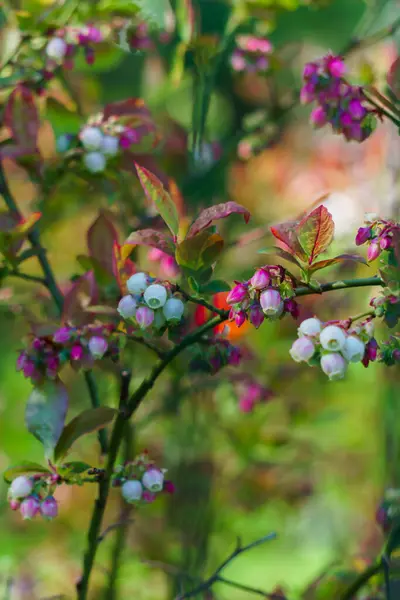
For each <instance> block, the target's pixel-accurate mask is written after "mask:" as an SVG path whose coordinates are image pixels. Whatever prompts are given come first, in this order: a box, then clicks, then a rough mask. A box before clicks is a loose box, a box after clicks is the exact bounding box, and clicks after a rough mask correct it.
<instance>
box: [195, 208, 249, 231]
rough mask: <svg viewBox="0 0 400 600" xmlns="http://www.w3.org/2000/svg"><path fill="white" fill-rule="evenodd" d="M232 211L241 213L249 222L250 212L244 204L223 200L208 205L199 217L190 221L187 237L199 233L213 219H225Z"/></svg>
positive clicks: (211, 222)
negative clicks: (219, 202)
mask: <svg viewBox="0 0 400 600" xmlns="http://www.w3.org/2000/svg"><path fill="white" fill-rule="evenodd" d="M234 213H237V214H242V215H243V216H244V220H245V221H246V223H248V222H249V219H250V213H249V211H248V210H247V208H245V207H244V206H241V205H240V204H237V203H236V202H225V203H224V204H216V205H215V206H210V208H206V209H204V210H203V211H202V212H201V213H200V215H199V217H198V218H197V219H196V220H195V221H194V223H192V225H191V226H190V229H189V231H188V234H187V236H186V237H187V238H191V237H193V236H194V235H197V234H198V233H200V231H203V230H204V229H207V227H210V225H212V224H213V222H214V221H217V220H218V219H226V217H229V215H232V214H234Z"/></svg>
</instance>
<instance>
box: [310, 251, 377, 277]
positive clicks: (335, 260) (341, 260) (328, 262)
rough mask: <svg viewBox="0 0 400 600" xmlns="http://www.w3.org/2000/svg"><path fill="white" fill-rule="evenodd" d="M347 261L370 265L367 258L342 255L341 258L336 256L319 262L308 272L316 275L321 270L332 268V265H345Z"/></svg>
mask: <svg viewBox="0 0 400 600" xmlns="http://www.w3.org/2000/svg"><path fill="white" fill-rule="evenodd" d="M347 261H352V262H358V263H361V264H363V265H366V264H368V263H367V261H366V260H365V258H363V257H362V256H359V255H358V254H340V255H339V256H335V257H334V258H327V259H326V260H319V261H318V262H316V263H314V264H312V265H311V266H310V267H309V269H308V270H309V272H311V273H314V272H315V271H319V270H321V269H325V268H326V267H331V266H332V265H337V264H339V263H344V262H347Z"/></svg>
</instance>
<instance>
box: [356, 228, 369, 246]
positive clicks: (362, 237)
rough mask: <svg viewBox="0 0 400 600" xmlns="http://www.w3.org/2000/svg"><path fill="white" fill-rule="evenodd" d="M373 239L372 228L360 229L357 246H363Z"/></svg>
mask: <svg viewBox="0 0 400 600" xmlns="http://www.w3.org/2000/svg"><path fill="white" fill-rule="evenodd" d="M370 237H371V228H370V227H360V229H359V230H358V231H357V235H356V246H361V245H362V244H365V242H366V241H367V240H369V239H370Z"/></svg>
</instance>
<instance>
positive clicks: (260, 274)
mask: <svg viewBox="0 0 400 600" xmlns="http://www.w3.org/2000/svg"><path fill="white" fill-rule="evenodd" d="M270 283H271V277H270V276H269V273H268V272H267V271H266V270H265V269H257V271H256V272H255V273H254V275H253V277H252V278H251V280H250V284H251V287H253V288H254V289H255V290H263V289H264V288H266V287H267V286H268V285H269V284H270Z"/></svg>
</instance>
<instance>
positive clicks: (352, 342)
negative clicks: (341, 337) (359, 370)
mask: <svg viewBox="0 0 400 600" xmlns="http://www.w3.org/2000/svg"><path fill="white" fill-rule="evenodd" d="M364 353H365V344H364V343H363V342H362V341H361V340H360V339H359V338H358V337H356V336H355V335H349V336H348V337H347V338H346V341H345V343H344V347H343V349H342V354H343V356H344V357H345V359H346V360H348V361H349V362H359V361H360V360H362V359H363V357H364Z"/></svg>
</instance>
